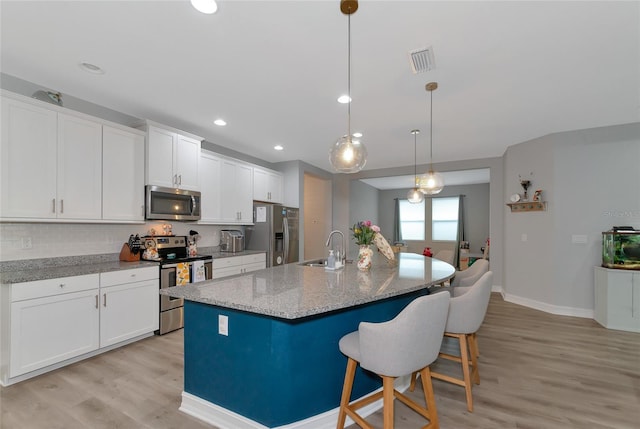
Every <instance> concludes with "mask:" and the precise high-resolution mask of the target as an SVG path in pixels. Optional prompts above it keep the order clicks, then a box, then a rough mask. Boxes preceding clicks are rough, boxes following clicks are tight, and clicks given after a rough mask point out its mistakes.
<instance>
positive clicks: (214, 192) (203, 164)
mask: <svg viewBox="0 0 640 429" xmlns="http://www.w3.org/2000/svg"><path fill="white" fill-rule="evenodd" d="M221 168H222V160H221V159H220V158H217V157H215V156H212V155H209V154H206V153H203V154H202V155H201V157H200V192H201V194H202V195H201V199H200V204H201V209H202V212H201V219H200V220H201V221H203V222H219V221H221V220H222V214H221V211H220V206H221V201H220V197H221V193H220V188H221V183H220V173H221Z"/></svg>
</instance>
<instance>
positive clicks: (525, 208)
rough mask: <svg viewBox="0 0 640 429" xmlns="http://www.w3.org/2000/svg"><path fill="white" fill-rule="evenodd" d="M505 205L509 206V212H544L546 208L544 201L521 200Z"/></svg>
mask: <svg viewBox="0 0 640 429" xmlns="http://www.w3.org/2000/svg"><path fill="white" fill-rule="evenodd" d="M507 205H508V206H509V207H510V208H511V212H544V211H546V210H547V202H546V201H522V202H518V203H508V204H507Z"/></svg>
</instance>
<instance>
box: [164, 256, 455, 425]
mask: <svg viewBox="0 0 640 429" xmlns="http://www.w3.org/2000/svg"><path fill="white" fill-rule="evenodd" d="M397 257H398V260H397V261H395V263H393V264H391V263H388V262H387V261H386V259H384V258H383V257H382V256H380V255H377V256H376V258H375V259H374V263H373V267H372V269H371V270H370V271H369V272H360V271H358V270H357V268H356V267H355V265H351V264H347V266H345V267H344V268H342V269H339V270H336V271H329V270H325V269H324V268H322V267H309V266H303V265H298V264H288V265H282V266H278V267H273V268H268V269H264V270H260V271H256V272H253V273H251V274H249V275H241V276H237V277H233V278H228V279H221V280H212V281H207V282H203V283H198V284H191V285H187V286H183V287H174V288H169V289H164V290H162V291H161V293H163V294H167V295H170V296H173V297H181V298H184V299H185V328H184V357H185V367H184V377H185V381H184V392H183V395H182V406H181V410H183V411H184V412H186V413H189V414H191V415H194V416H196V417H198V418H200V419H202V420H205V421H207V422H209V423H211V424H214V425H216V426H218V427H220V428H276V427H287V428H314V429H318V428H323V427H335V422H336V417H337V408H338V406H339V402H340V394H341V391H342V383H343V377H344V371H345V366H346V358H345V357H344V356H343V355H342V354H341V353H340V351H339V349H338V341H339V339H340V338H341V337H342V336H343V335H345V334H347V333H349V332H351V331H354V330H356V329H358V324H359V323H360V322H361V321H370V322H381V321H386V320H390V319H392V318H393V317H395V316H396V315H397V314H398V313H399V312H400V311H401V310H402V308H404V307H405V306H406V305H407V304H408V303H409V302H411V301H412V300H413V299H415V298H416V297H418V296H421V295H424V294H426V293H428V292H427V287H428V286H430V285H433V284H438V283H441V282H442V281H445V280H447V279H449V278H451V277H452V276H453V274H454V269H453V267H452V266H451V265H449V264H447V263H445V262H442V261H439V260H437V259H432V258H425V257H424V256H422V255H417V254H411V253H402V254H398V255H397ZM358 371H359V372H358V374H357V375H356V380H355V384H354V389H353V397H354V398H357V397H361V396H364V395H366V394H368V393H369V392H372V391H374V390H376V389H379V388H380V386H381V383H380V379H379V378H378V377H377V376H375V375H372V374H369V373H368V372H366V371H362V370H361V369H359V370H358ZM379 406H380V405H376V404H372V405H371V406H370V407H371V409H370V412H372V411H374V410H375V409H376V407H379Z"/></svg>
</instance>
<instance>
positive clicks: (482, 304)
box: [411, 271, 493, 411]
mask: <svg viewBox="0 0 640 429" xmlns="http://www.w3.org/2000/svg"><path fill="white" fill-rule="evenodd" d="M492 283H493V273H492V272H491V271H488V272H486V273H484V274H483V275H482V277H480V279H478V281H477V282H476V283H475V284H474V285H473V286H470V287H469V288H468V289H469V290H468V291H467V292H465V293H464V294H462V295H460V296H456V297H453V298H451V301H450V302H449V315H448V316H447V326H446V327H445V332H444V336H445V337H451V338H457V339H458V343H459V345H460V356H454V355H451V354H447V353H440V354H439V357H441V358H443V359H448V360H452V361H455V362H458V363H460V364H461V365H462V379H459V378H455V377H452V376H449V375H446V374H440V373H437V372H431V377H433V378H436V379H438V380H443V381H447V382H449V383H453V384H457V385H459V386H462V387H464V389H465V393H466V397H467V409H468V410H469V411H473V397H472V395H471V383H472V381H473V383H475V384H480V373H479V371H478V349H477V341H476V339H475V335H476V332H477V331H478V329H480V326H481V325H482V322H483V321H484V317H485V315H486V313H487V307H488V306H489V299H490V297H491V286H492ZM454 291H455V288H454ZM436 295H441V294H436ZM447 295H448V294H447ZM469 359H471V361H469ZM411 384H412V386H413V384H414V379H413V377H412V383H411Z"/></svg>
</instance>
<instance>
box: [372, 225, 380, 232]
mask: <svg viewBox="0 0 640 429" xmlns="http://www.w3.org/2000/svg"><path fill="white" fill-rule="evenodd" d="M371 229H372V230H373V231H374V232H380V227H379V226H378V225H371Z"/></svg>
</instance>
